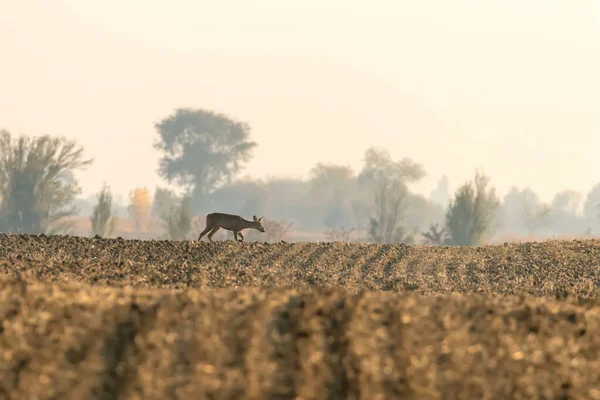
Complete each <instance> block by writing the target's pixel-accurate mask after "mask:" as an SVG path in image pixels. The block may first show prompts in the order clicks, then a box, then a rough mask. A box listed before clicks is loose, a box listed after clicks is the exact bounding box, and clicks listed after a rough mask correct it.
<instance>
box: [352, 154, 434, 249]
mask: <svg viewBox="0 0 600 400" xmlns="http://www.w3.org/2000/svg"><path fill="white" fill-rule="evenodd" d="M364 161H365V164H364V167H363V169H362V171H361V173H360V175H359V177H358V181H359V183H360V184H362V185H366V186H367V187H368V188H369V190H368V193H370V195H371V199H370V200H371V211H372V214H371V218H370V221H369V234H370V235H371V237H372V239H373V240H374V241H375V242H378V243H389V242H411V241H412V239H411V237H410V235H408V234H407V232H406V229H405V227H403V226H402V219H403V216H404V213H405V211H406V208H407V206H408V201H407V199H408V194H409V193H408V187H407V184H409V183H413V182H417V181H419V180H420V179H422V178H423V177H424V176H425V169H424V168H423V166H422V165H420V164H418V163H416V162H414V161H412V160H410V159H408V158H403V159H401V160H399V161H393V160H392V158H391V156H390V154H389V152H387V151H385V150H382V149H377V148H373V147H372V148H369V149H367V151H366V152H365V158H364Z"/></svg>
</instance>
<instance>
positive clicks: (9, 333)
mask: <svg viewBox="0 0 600 400" xmlns="http://www.w3.org/2000/svg"><path fill="white" fill-rule="evenodd" d="M0 272H2V273H3V274H0V315H1V316H2V320H3V323H2V326H1V329H0V398H28V399H30V398H31V399H33V398H48V399H50V398H77V399H80V398H81V399H83V398H85V399H93V398H117V397H118V398H139V399H165V398H194V399H195V398H198V399H217V398H218V399H238V398H251V399H294V398H299V399H317V398H318V399H321V398H323V399H325V398H331V399H333V398H351V399H378V398H381V399H384V398H385V399H393V398H419V399H421V398H426V399H427V398H448V399H454V398H461V399H462V398H488V399H498V398H564V399H566V398H581V399H584V398H585V399H600V384H598V382H600V335H599V334H598V332H600V330H599V329H600V304H599V302H598V299H595V297H596V296H597V294H598V287H599V285H600V242H599V241H597V240H579V241H565V242H559V241H547V242H543V243H521V244H508V245H499V246H486V247H479V248H441V247H440V248H436V247H417V246H415V247H412V246H404V245H367V244H345V243H323V244H316V243H293V244H285V243H277V244H266V243H244V244H239V243H233V242H221V243H214V244H209V243H196V242H187V241H182V242H170V241H126V240H119V239H109V240H102V239H98V240H95V239H86V238H77V237H61V236H55V237H44V236H25V235H22V236H21V235H15V236H7V235H0ZM188 288H194V289H189V290H188ZM234 288H237V289H234ZM452 292H454V293H452Z"/></svg>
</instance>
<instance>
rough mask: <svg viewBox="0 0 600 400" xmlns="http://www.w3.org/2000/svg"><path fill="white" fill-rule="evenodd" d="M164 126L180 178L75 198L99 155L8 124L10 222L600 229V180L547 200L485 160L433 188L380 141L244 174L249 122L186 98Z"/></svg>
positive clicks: (0, 219) (171, 231) (552, 233)
mask: <svg viewBox="0 0 600 400" xmlns="http://www.w3.org/2000/svg"><path fill="white" fill-rule="evenodd" d="M155 129H156V132H157V134H158V135H157V138H156V141H155V143H154V148H155V149H156V150H158V151H159V152H160V153H161V159H160V162H159V165H158V170H157V173H158V174H159V175H160V176H161V177H162V178H164V179H165V180H166V181H167V182H168V183H169V184H170V185H171V188H161V187H158V188H157V189H156V191H155V193H153V194H152V195H151V194H150V193H148V191H147V190H146V189H145V188H144V187H138V188H135V189H134V190H132V192H131V193H130V198H129V204H127V205H125V204H115V202H114V200H113V196H112V193H111V190H110V187H109V186H108V185H107V184H106V183H104V185H103V187H102V189H101V191H100V192H99V193H98V194H97V196H96V197H95V198H94V199H91V201H90V200H84V199H80V198H77V196H78V195H79V194H80V193H81V190H80V188H79V185H78V181H77V180H76V179H75V178H74V172H75V171H76V170H78V169H82V168H86V167H88V166H90V165H91V164H92V163H93V160H92V159H87V158H86V157H85V156H84V149H83V148H82V147H81V146H78V145H77V144H76V142H74V141H70V140H67V139H66V138H64V137H61V136H50V135H45V136H41V137H33V138H31V137H27V136H21V137H19V138H17V139H14V138H12V137H11V135H10V133H9V132H7V131H1V132H0V196H1V205H2V209H1V211H0V231H2V232H22V233H41V232H46V233H68V232H69V230H70V229H71V228H72V226H70V225H69V224H70V223H71V222H69V221H71V220H70V219H69V218H67V217H69V216H74V215H77V214H81V213H82V212H84V213H85V214H86V215H89V217H90V221H91V232H90V234H91V235H95V234H98V235H100V236H110V235H111V234H112V233H113V232H114V221H115V216H116V211H117V210H119V211H120V212H119V214H121V215H120V216H121V217H122V216H123V215H122V214H124V213H126V214H127V215H126V216H127V217H128V218H129V219H130V220H131V222H132V224H133V226H134V227H135V230H137V231H140V232H142V231H144V230H145V229H147V228H148V220H149V219H150V218H151V217H153V218H155V219H157V220H159V221H161V226H162V229H163V231H164V234H165V237H168V238H171V239H186V238H187V239H192V238H194V236H195V234H197V233H196V232H195V226H194V223H193V220H194V216H198V215H205V214H206V213H209V212H213V211H220V212H228V213H233V214H240V215H242V216H245V217H247V218H249V217H251V216H252V215H257V216H265V221H266V222H267V223H269V224H270V226H269V228H270V229H269V228H267V231H269V230H270V231H271V232H272V233H271V235H269V236H268V237H267V239H268V240H279V239H281V238H283V237H286V234H288V233H289V231H290V230H292V229H293V230H302V231H312V232H322V233H324V234H325V237H326V238H327V239H328V240H352V241H368V242H378V243H389V242H402V243H408V244H413V243H419V244H431V245H479V244H484V243H486V242H489V240H490V239H491V238H493V237H498V236H501V235H504V236H508V235H515V236H518V237H526V238H531V237H535V238H547V237H556V236H561V235H566V236H571V237H573V236H591V235H598V234H599V233H600V183H598V184H596V185H595V186H594V187H593V188H591V190H590V192H589V193H588V194H587V195H586V196H585V197H584V196H583V195H582V194H580V193H577V192H574V191H571V190H564V191H561V192H559V193H557V194H556V195H555V197H554V199H553V201H552V202H551V203H550V204H544V203H543V202H542V201H541V200H540V199H539V197H538V196H537V195H536V194H535V193H534V192H533V191H532V190H531V189H529V188H525V189H518V188H516V187H513V188H512V189H511V190H510V191H509V192H508V193H507V194H506V195H505V196H504V197H503V198H502V199H500V198H499V197H498V196H497V194H496V192H495V189H494V187H493V185H492V182H491V180H490V178H489V177H487V176H486V175H485V174H484V173H483V172H482V171H475V174H474V179H473V180H471V181H468V182H465V183H464V184H462V185H461V186H460V187H459V188H458V189H457V190H456V192H455V193H450V192H449V180H448V177H447V176H443V177H442V178H441V179H440V182H439V184H438V186H437V188H436V189H435V190H433V191H432V192H431V193H430V195H429V196H428V197H425V196H423V195H421V194H417V193H414V192H413V191H411V189H410V187H411V185H412V184H415V183H417V182H419V181H420V180H421V179H422V178H423V177H425V176H426V174H427V172H426V169H425V167H424V166H423V165H421V164H419V163H417V162H415V161H413V160H412V159H410V158H409V157H405V158H402V159H399V160H393V159H392V157H391V156H390V153H389V152H388V151H386V150H383V149H378V148H368V149H366V151H365V154H364V159H363V165H362V168H361V169H360V170H359V171H354V170H353V169H352V168H350V167H349V166H347V165H336V164H327V163H318V164H317V165H315V166H314V167H313V168H312V169H311V171H310V176H309V178H308V179H306V180H300V179H290V178H272V179H268V180H260V179H253V178H252V177H249V176H244V177H241V172H242V170H243V167H244V164H245V163H247V162H248V161H249V160H250V159H251V157H252V151H253V149H254V148H255V147H256V146H257V144H256V143H255V142H253V141H252V140H251V139H250V126H249V125H248V124H247V123H244V122H239V121H236V120H234V119H232V118H231V117H229V116H227V115H224V114H220V113H216V112H213V111H210V110H205V109H176V110H175V111H174V112H173V113H172V114H171V115H169V116H167V117H165V118H164V119H162V120H161V121H160V122H158V123H156V124H155ZM176 191H177V192H180V193H183V194H182V195H178V194H176ZM273 232H276V233H273ZM248 238H249V239H250V240H253V239H254V240H265V237H264V236H261V235H252V234H251V235H250V236H248ZM286 238H287V239H288V240H289V239H292V240H293V238H289V237H286Z"/></svg>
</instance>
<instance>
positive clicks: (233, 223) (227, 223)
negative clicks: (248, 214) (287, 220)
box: [198, 213, 265, 242]
mask: <svg viewBox="0 0 600 400" xmlns="http://www.w3.org/2000/svg"><path fill="white" fill-rule="evenodd" d="M253 217H254V220H253V221H248V220H247V219H244V218H242V217H240V216H239V215H232V214H223V213H212V214H208V215H207V216H206V228H205V229H204V230H203V231H202V232H201V233H200V236H198V241H200V239H202V236H204V235H206V234H207V233H208V236H207V237H208V240H209V241H211V242H213V240H212V236H213V235H214V234H215V233H217V231H218V230H219V229H221V228H223V229H227V230H228V231H233V238H234V239H235V241H236V242H238V241H239V242H243V241H244V235H242V232H241V230H242V229H246V228H252V229H256V230H257V231H260V232H263V233H264V231H265V228H263V226H262V222H261V221H262V219H263V217H260V218H256V215H254V216H253ZM238 235H239V236H240V238H241V240H238V238H237V237H238Z"/></svg>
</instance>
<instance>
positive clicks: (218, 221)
mask: <svg viewBox="0 0 600 400" xmlns="http://www.w3.org/2000/svg"><path fill="white" fill-rule="evenodd" d="M243 222H244V219H243V218H242V217H240V216H239V215H233V214H225V213H212V214H208V215H207V216H206V223H207V224H209V225H219V226H220V227H221V228H225V229H239V228H240V227H242V226H243V225H244V223H243Z"/></svg>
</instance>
